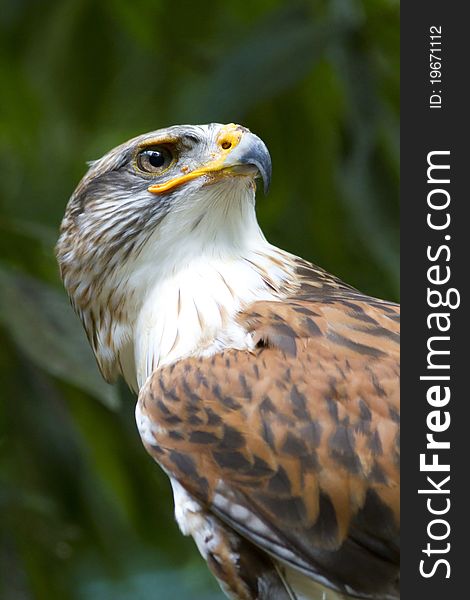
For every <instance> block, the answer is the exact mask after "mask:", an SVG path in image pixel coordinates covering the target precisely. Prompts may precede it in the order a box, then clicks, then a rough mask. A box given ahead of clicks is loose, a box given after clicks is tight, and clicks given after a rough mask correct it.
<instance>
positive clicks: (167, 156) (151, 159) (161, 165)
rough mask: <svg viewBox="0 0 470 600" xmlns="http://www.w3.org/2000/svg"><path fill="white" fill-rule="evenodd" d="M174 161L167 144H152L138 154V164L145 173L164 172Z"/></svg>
mask: <svg viewBox="0 0 470 600" xmlns="http://www.w3.org/2000/svg"><path fill="white" fill-rule="evenodd" d="M172 161H173V155H172V153H171V151H170V149H169V148H168V147H167V146H150V147H148V148H145V150H142V151H141V152H139V154H138V155H137V166H138V167H139V169H140V170H141V171H145V173H162V172H163V171H165V170H166V169H167V168H168V167H169V166H170V164H171V163H172Z"/></svg>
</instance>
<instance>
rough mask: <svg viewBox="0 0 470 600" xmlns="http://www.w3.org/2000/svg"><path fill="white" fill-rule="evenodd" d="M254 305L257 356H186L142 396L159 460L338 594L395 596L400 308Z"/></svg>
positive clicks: (344, 302)
mask: <svg viewBox="0 0 470 600" xmlns="http://www.w3.org/2000/svg"><path fill="white" fill-rule="evenodd" d="M322 296H323V297H322V299H321V300H320V299H318V300H314V299H313V300H309V301H304V300H298V301H294V300H292V301H289V302H286V303H276V302H260V303H256V304H254V305H253V306H252V307H251V308H250V310H249V311H247V312H245V313H243V314H242V315H241V316H240V320H241V322H242V323H243V324H244V325H245V327H246V329H247V330H248V331H249V332H251V334H252V335H253V336H254V339H255V341H256V342H257V347H256V349H255V351H254V352H252V353H249V352H244V351H236V350H228V351H225V352H222V353H220V354H217V355H215V356H212V357H210V358H189V359H186V360H182V361H180V362H178V363H176V364H174V365H172V366H169V367H165V368H162V369H160V370H158V371H157V372H155V373H154V375H153V376H152V377H151V378H150V380H149V382H148V383H147V385H146V386H145V387H144V389H143V390H142V392H141V394H140V398H139V402H140V405H141V410H142V411H143V412H144V413H145V414H146V415H148V416H149V417H150V420H151V422H152V423H153V424H154V428H153V437H154V439H155V442H154V443H149V440H148V438H147V439H146V440H144V442H146V446H147V449H148V450H149V452H150V453H151V454H152V455H153V456H154V457H155V459H156V460H157V461H158V462H159V463H160V464H161V465H162V466H163V467H164V468H165V469H166V470H167V471H168V472H170V473H171V474H172V475H173V476H174V477H175V478H176V479H177V480H179V481H180V483H181V484H182V485H183V486H184V487H185V488H186V489H187V490H188V491H189V492H190V493H191V494H192V495H193V496H194V497H196V498H197V499H199V501H201V502H202V503H203V504H204V505H205V506H207V507H210V510H211V511H212V512H214V513H215V514H217V515H218V516H219V517H220V518H221V519H222V520H224V521H225V522H226V523H228V524H230V525H231V526H232V527H233V528H234V529H236V530H237V531H238V532H239V533H241V534H242V535H243V536H244V537H246V538H247V539H248V540H250V541H252V542H253V543H255V544H256V545H258V546H259V547H261V548H264V549H265V550H266V551H268V552H269V553H271V554H272V555H273V556H275V557H277V558H279V559H281V560H283V561H285V562H287V563H289V564H291V565H293V566H294V567H296V568H298V569H300V570H302V571H303V572H304V573H307V574H308V575H310V576H311V577H312V578H313V579H316V580H317V581H320V582H321V583H325V584H326V585H329V586H330V587H333V588H335V589H338V590H340V591H343V592H346V593H350V594H353V595H357V596H360V597H368V595H369V594H372V595H373V596H374V597H376V598H393V597H398V592H397V585H398V584H397V577H398V576H397V573H398V560H399V554H398V535H399V525H398V523H399V449H398V443H399V442H398V439H399V438H398V434H399V424H398V418H399V417H398V415H399V387H398V378H399V347H398V335H399V329H398V317H399V309H398V307H397V306H396V305H393V304H388V303H385V302H382V301H375V300H372V299H368V298H366V297H364V296H361V295H360V294H359V293H358V292H355V291H347V290H346V291H345V290H344V289H343V292H342V293H336V294H332V295H331V296H329V297H325V295H324V294H323V295H322Z"/></svg>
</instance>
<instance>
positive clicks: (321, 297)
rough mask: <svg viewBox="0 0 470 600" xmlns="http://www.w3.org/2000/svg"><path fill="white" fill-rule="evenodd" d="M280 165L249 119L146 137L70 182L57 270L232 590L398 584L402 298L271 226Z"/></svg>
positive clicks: (377, 591) (243, 593) (184, 516)
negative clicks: (289, 248) (268, 192)
mask: <svg viewBox="0 0 470 600" xmlns="http://www.w3.org/2000/svg"><path fill="white" fill-rule="evenodd" d="M270 177H271V159H270V156H269V153H268V150H267V148H266V146H265V144H264V143H263V142H262V141H261V139H260V138H258V137H257V136H256V135H254V134H253V133H251V132H250V131H249V130H248V129H246V128H245V127H242V126H240V125H235V124H229V125H221V124H216V123H212V124H209V125H201V126H192V125H181V126H173V127H168V128H166V129H160V130H158V131H154V132H151V133H148V134H145V135H141V136H139V137H136V138H134V139H132V140H130V141H128V142H126V143H124V144H122V145H121V146H119V147H117V148H115V149H113V150H111V151H110V152H109V153H108V154H106V155H105V156H104V157H103V158H101V159H100V160H97V161H95V162H93V163H91V166H90V169H89V171H88V173H87V174H86V175H85V176H84V178H83V179H82V181H81V182H80V183H79V185H78V187H77V189H76V190H75V192H74V194H73V195H72V197H71V199H70V201H69V203H68V205H67V209H66V213H65V217H64V220H63V222H62V227H61V234H60V239H59V241H58V245H57V256H58V261H59V264H60V270H61V275H62V278H63V281H64V284H65V288H66V290H67V292H68V294H69V296H70V298H71V301H72V304H73V307H74V308H75V310H76V312H77V313H78V315H79V316H80V318H81V320H82V322H83V325H84V328H85V330H86V334H87V336H88V339H89V342H90V344H91V346H92V348H93V351H94V353H95V356H96V359H97V362H98V365H99V367H100V369H101V372H102V374H103V376H104V377H105V379H106V380H107V381H110V382H111V381H114V380H115V379H116V377H118V376H119V375H122V376H123V377H124V379H125V380H126V382H127V383H128V384H129V386H130V387H131V388H132V389H133V390H135V391H136V392H138V401H137V407H136V419H137V426H138V429H139V432H140V436H141V438H142V440H143V443H144V445H145V447H146V449H147V450H148V452H149V453H150V454H151V455H152V457H153V458H154V459H155V460H156V462H157V463H158V464H159V465H160V466H161V467H162V468H163V470H164V471H165V472H166V473H167V475H168V477H169V478H170V481H171V485H172V488H173V493H174V501H175V517H176V520H177V522H178V524H179V527H180V529H181V531H182V533H183V534H186V535H191V536H192V537H193V538H194V540H195V542H196V544H197V547H198V549H199V551H200V553H201V554H202V556H203V557H204V559H205V560H206V562H207V564H208V566H209V568H210V570H211V571H212V573H213V574H214V575H215V577H216V578H217V579H218V581H219V583H220V585H221V587H222V589H223V591H224V592H225V594H226V595H227V596H228V597H229V598H233V599H237V600H255V599H259V600H268V599H269V600H306V599H320V600H338V599H345V598H368V599H374V600H394V599H397V598H399V545H398V536H399V449H398V434H399V387H398V377H399V346H398V340H399V324H398V320H399V308H398V306H397V305H396V304H393V303H391V302H387V301H383V300H378V299H376V298H372V297H369V296H367V295H365V294H363V293H361V292H359V291H357V290H356V289H354V288H353V287H351V286H349V285H347V284H345V283H343V282H342V281H340V280H339V279H338V278H337V277H335V276H333V275H330V274H329V273H327V272H326V271H324V270H322V269H321V268H319V267H317V266H315V265H313V264H311V263H309V262H307V261H306V260H303V259H301V258H298V257H296V256H294V255H292V254H289V253H288V252H285V251H284V250H281V249H279V248H277V247H275V246H273V245H271V244H270V243H269V242H268V241H267V240H266V238H265V236H264V235H263V233H262V231H261V229H260V227H259V225H258V222H257V219H256V215H255V180H256V179H261V180H262V182H263V184H264V187H265V188H267V187H268V186H269V182H270Z"/></svg>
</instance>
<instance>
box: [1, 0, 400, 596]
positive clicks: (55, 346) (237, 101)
mask: <svg viewBox="0 0 470 600" xmlns="http://www.w3.org/2000/svg"><path fill="white" fill-rule="evenodd" d="M398 12H399V8H398V4H397V2H396V1H395V0H362V1H360V0H324V1H323V0H318V1H313V0H312V1H307V0H305V1H298V2H295V1H294V2H290V1H287V0H285V1H281V0H259V1H258V2H251V3H248V2H246V1H244V0H231V1H227V2H216V1H215V0H209V1H207V2H205V3H194V2H173V3H170V2H164V1H163V0H134V1H133V2H130V1H126V0H106V1H104V2H92V1H91V0H42V1H41V0H22V1H21V2H19V1H17V0H4V2H2V9H1V11H0V49H1V53H0V86H1V96H2V99H1V102H0V166H1V171H0V172H1V179H0V189H1V197H0V202H1V205H0V377H1V388H0V389H1V395H2V398H1V402H0V511H1V516H0V597H1V598H5V599H8V600H13V599H14V600H27V599H30V598H35V599H36V598H37V599H39V600H51V599H52V600H54V599H56V598H57V599H67V600H68V599H71V600H92V599H93V600H95V599H96V600H102V599H103V600H105V599H108V598H109V599H111V598H112V599H118V600H121V599H122V600H124V599H127V598H133V599H137V598H156V599H162V600H163V599H164V600H172V599H175V600H176V599H179V598H186V597H192V598H193V599H194V600H204V599H205V600H211V599H215V598H221V594H220V592H219V591H218V588H217V586H216V585H215V584H214V583H213V582H212V580H211V579H210V577H209V576H208V575H207V574H206V571H205V568H204V567H203V566H202V561H201V560H200V558H199V557H198V556H197V553H196V551H195V549H194V547H193V544H192V542H191V541H189V540H187V539H184V538H183V537H182V536H181V535H180V534H179V533H178V532H177V527H176V525H175V524H174V522H173V518H172V502H171V495H170V490H169V486H168V483H167V481H166V477H165V476H164V475H163V474H162V473H161V472H160V471H159V469H157V468H156V467H155V465H154V464H153V463H152V461H151V459H150V458H149V457H148V456H147V455H146V453H145V451H144V450H143V448H142V446H141V444H140V440H139V438H138V434H137V431H136V428H135V425H134V417H133V406H134V400H133V399H132V397H131V395H130V393H129V392H127V390H125V389H124V387H123V386H117V387H114V388H112V387H110V386H107V385H106V384H105V383H104V382H103V381H102V380H101V377H100V375H99V373H98V370H97V367H96V366H95V362H94V359H93V357H92V354H91V351H90V349H89V347H88V344H87V342H86V339H85V335H84V333H83V332H82V331H81V326H80V324H79V322H78V319H77V318H76V317H75V316H74V315H73V311H72V309H71V308H70V307H69V305H68V302H67V299H66V297H65V293H64V292H63V290H62V288H61V285H60V282H59V278H58V274H57V268H56V264H55V260H54V256H53V246H54V243H55V239H56V237H57V229H58V225H59V223H60V220H61V217H62V215H63V211H64V207H65V203H66V200H67V198H68V196H70V194H71V192H72V191H73V188H74V187H75V185H76V184H77V182H78V180H79V179H80V177H81V176H82V174H83V173H84V171H85V168H86V167H85V161H87V160H90V159H93V158H97V157H99V156H100V155H102V154H103V153H104V152H105V151H107V150H108V149H109V148H111V147H112V146H114V145H116V144H118V143H120V142H122V141H124V140H125V139H127V138H128V137H131V136H134V135H136V134H138V133H142V132H144V131H149V130H153V129H157V128H159V127H163V126H166V125H169V124H173V123H184V122H193V123H197V122H209V121H220V122H230V121H233V122H240V123H243V124H244V125H246V126H248V127H249V128H250V129H252V130H253V131H255V132H256V133H258V134H259V135H260V136H261V137H262V138H263V139H264V140H265V141H266V143H267V145H268V147H269V148H270V151H271V154H272V157H273V169H274V178H273V183H272V191H271V192H270V195H269V196H268V197H267V198H263V197H261V198H260V199H259V204H258V214H259V220H260V222H261V224H262V227H263V229H264V231H265V232H266V234H267V237H268V238H269V239H270V241H272V242H273V243H276V244H278V245H280V246H281V247H283V248H286V249H288V250H290V251H291V252H294V253H297V254H300V255H302V256H304V257H305V258H308V259H310V260H313V261H314V262H316V263H317V264H320V265H321V266H323V267H325V268H326V269H328V270H330V271H332V272H334V273H335V274H338V275H340V276H341V277H342V278H343V279H345V280H346V281H348V282H349V283H352V284H353V285H355V286H356V287H358V288H360V289H362V290H364V291H366V292H368V293H371V294H374V295H378V296H382V297H388V298H392V299H396V298H397V294H398V175H399V173H398V169H399V163H398V160H399V156H398V105H399V62H398V61H399V55H398V36H399V28H398V27H399V25H398V23H399V15H398Z"/></svg>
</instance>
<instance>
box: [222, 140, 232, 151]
mask: <svg viewBox="0 0 470 600" xmlns="http://www.w3.org/2000/svg"><path fill="white" fill-rule="evenodd" d="M220 145H221V146H222V148H223V149H224V150H228V149H229V148H231V147H232V142H229V141H228V140H225V141H224V142H222V143H221V144H220Z"/></svg>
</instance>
